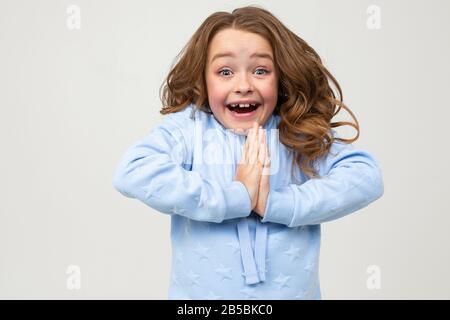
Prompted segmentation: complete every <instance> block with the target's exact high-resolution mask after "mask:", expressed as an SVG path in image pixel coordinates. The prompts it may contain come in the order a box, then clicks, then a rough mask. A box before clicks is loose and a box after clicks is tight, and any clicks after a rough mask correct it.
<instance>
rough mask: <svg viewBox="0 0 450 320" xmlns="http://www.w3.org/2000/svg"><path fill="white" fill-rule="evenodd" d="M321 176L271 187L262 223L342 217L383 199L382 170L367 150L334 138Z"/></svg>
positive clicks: (295, 223) (307, 222)
mask: <svg viewBox="0 0 450 320" xmlns="http://www.w3.org/2000/svg"><path fill="white" fill-rule="evenodd" d="M319 174H320V175H321V178H317V179H310V180H307V181H306V182H304V183H302V184H300V185H298V184H290V185H287V186H284V187H282V188H279V189H276V190H270V192H269V196H268V200H267V204H266V211H265V213H264V217H263V219H262V220H261V221H262V222H274V223H280V224H284V225H287V226H288V227H297V226H301V225H311V224H319V223H322V222H326V221H330V220H334V219H338V218H341V217H343V216H345V215H347V214H350V213H352V212H354V211H356V210H359V209H361V208H363V207H365V206H367V205H368V204H370V203H371V202H373V201H375V200H377V199H378V198H380V197H381V196H382V195H383V193H384V184H383V179H382V174H381V170H380V168H379V166H378V164H377V162H376V160H375V159H374V158H373V157H372V156H371V155H370V154H369V153H367V152H365V151H362V150H357V149H355V148H354V146H353V145H351V144H346V143H342V142H339V141H335V142H334V143H333V145H332V147H331V152H330V153H329V154H328V155H327V156H326V157H325V160H324V161H322V162H321V163H320V165H319Z"/></svg>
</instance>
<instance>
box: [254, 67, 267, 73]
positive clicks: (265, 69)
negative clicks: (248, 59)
mask: <svg viewBox="0 0 450 320" xmlns="http://www.w3.org/2000/svg"><path fill="white" fill-rule="evenodd" d="M258 70H263V71H264V72H265V73H266V74H267V73H269V71H267V70H266V69H263V68H258V69H256V71H258Z"/></svg>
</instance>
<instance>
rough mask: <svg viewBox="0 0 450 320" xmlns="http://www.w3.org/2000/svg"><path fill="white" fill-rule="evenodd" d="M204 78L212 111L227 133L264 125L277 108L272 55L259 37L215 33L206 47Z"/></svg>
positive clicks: (276, 87) (276, 78)
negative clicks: (257, 124) (230, 130)
mask: <svg viewBox="0 0 450 320" xmlns="http://www.w3.org/2000/svg"><path fill="white" fill-rule="evenodd" d="M205 78H206V87H207V91H208V101H209V105H210V107H211V110H212V112H213V113H214V116H215V118H216V119H217V120H218V121H220V123H221V124H222V125H223V126H224V127H226V128H228V129H244V130H247V129H250V128H251V127H252V124H253V122H254V121H256V122H258V123H259V124H260V125H263V124H264V123H266V121H267V120H268V119H269V117H270V116H271V114H272V112H273V110H274V108H275V106H276V103H277V97H278V76H277V75H276V74H275V66H274V61H273V52H272V48H271V46H270V43H269V42H268V41H267V40H266V39H264V38H263V37H261V36H260V35H258V34H255V33H250V32H245V31H240V30H234V29H225V30H222V31H220V32H218V33H217V34H216V35H215V36H214V37H213V39H212V40H211V43H210V45H209V47H208V54H207V61H206V69H205ZM236 104H237V106H236ZM248 104H250V106H248Z"/></svg>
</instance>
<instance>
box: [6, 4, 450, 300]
mask: <svg viewBox="0 0 450 320" xmlns="http://www.w3.org/2000/svg"><path fill="white" fill-rule="evenodd" d="M71 4H75V5H78V6H79V7H80V9H81V29H80V30H69V29H68V28H67V26H66V20H67V18H68V14H67V13H66V9H67V7H68V6H69V5H71ZM247 4H259V5H262V6H263V7H265V8H266V9H268V10H269V11H271V12H272V13H274V14H275V15H276V16H277V17H278V18H279V19H280V20H281V21H282V22H283V23H285V24H286V25H287V26H288V27H289V28H290V29H291V30H292V31H294V32H295V33H296V34H298V35H299V36H300V37H302V38H304V39H305V40H306V41H308V42H309V43H310V45H312V46H313V47H314V48H315V49H316V50H317V52H318V53H319V54H320V55H321V57H322V59H323V61H324V64H325V65H326V66H327V67H328V68H329V70H330V71H331V72H332V73H333V74H334V75H335V76H336V78H337V79H338V81H339V83H340V85H341V87H342V89H343V91H344V102H346V103H347V105H348V106H349V107H350V108H351V110H352V111H353V112H354V113H355V114H356V116H357V118H358V120H359V122H360V125H361V137H360V139H359V140H358V141H357V142H355V143H354V144H355V146H357V147H360V148H363V149H365V150H367V151H369V152H371V153H372V154H373V155H374V156H375V157H376V159H377V160H378V161H379V163H380V166H381V168H382V171H383V176H384V183H385V194H384V196H383V197H382V198H381V199H380V200H378V201H376V202H374V203H372V204H371V205H369V206H368V207H366V208H364V209H362V210H360V211H358V212H356V213H354V214H352V215H349V216H347V217H344V218H342V219H340V220H337V221H333V222H328V223H326V224H323V225H322V228H323V229H322V250H321V264H320V278H321V288H322V294H323V298H324V299H347V298H354V299H366V298H367V299H382V298H385V299H394V298H406V299H417V298H424V299H430V298H438V299H442V298H446V299H449V298H450V275H449V270H450V250H449V243H450V233H449V232H448V228H449V224H450V210H449V207H450V205H449V192H448V191H449V186H448V184H449V180H450V179H449V178H450V174H449V171H448V168H447V166H448V165H449V164H450V159H449V152H448V150H447V148H448V146H449V143H448V133H447V132H448V130H447V129H446V127H447V126H448V119H449V116H450V111H449V110H450V109H449V107H450V105H449V99H448V91H449V87H450V83H449V82H450V81H449V73H450V62H449V59H448V57H450V37H449V36H448V34H449V29H450V28H449V27H450V16H449V12H450V10H449V9H450V3H449V2H448V1H445V0H442V1H437V0H434V1H406V0H402V1H399V0H396V1H392V0H391V1H363V0H353V1H349V0H345V1H342V0H341V1H332V0H329V1H325V0H322V1H312V0H311V1H280V0H272V1H253V2H247V1H211V0H208V1H158V2H151V1H125V0H123V1H106V0H102V1H98V0H95V1H88V0H84V1H76V0H73V1H60V0H53V1H31V0H29V1H18V0H11V1H5V0H2V1H1V2H0V107H1V116H0V139H1V157H0V165H1V166H0V172H1V177H2V179H1V182H2V183H1V184H0V192H1V201H0V298H4V299H11V298H26V299H28V298H39V299H48V298H59V299H79V298H88V299H96V298H107V299H108V298H111V299H115V298H126V299H128V298H137V299H156V298H158V299H166V297H167V289H168V283H169V271H170V242H169V231H170V230H169V229H170V224H169V223H170V219H169V217H168V216H165V215H163V214H161V213H158V212H156V211H154V210H153V209H151V208H149V207H147V206H146V205H144V204H143V203H141V202H139V201H137V200H131V199H128V198H125V197H123V196H122V195H121V194H119V193H118V192H117V191H116V190H115V189H113V186H112V178H113V173H114V170H115V167H116V165H117V162H118V160H119V158H120V157H121V155H122V154H123V153H124V151H125V150H126V148H128V147H129V146H130V145H131V144H132V143H133V142H134V141H136V140H137V139H140V138H142V137H143V136H145V135H146V134H147V133H148V132H149V131H150V130H151V128H152V127H154V126H155V125H156V124H157V123H158V122H160V121H161V119H162V116H160V115H159V113H158V110H159V108H160V101H159V98H158V90H159V87H160V85H161V83H162V81H163V79H164V77H165V76H166V75H167V72H168V71H169V69H170V66H171V64H172V62H173V61H174V59H175V56H176V54H177V53H178V52H179V51H180V50H181V48H182V47H183V46H184V44H185V43H186V41H187V40H188V39H189V37H190V36H191V35H192V33H193V32H194V31H195V30H196V29H197V27H198V26H199V25H200V23H201V22H202V21H203V20H204V19H205V18H206V17H207V16H208V15H209V14H211V13H213V12H215V11H219V10H226V11H230V10H231V9H234V8H236V7H240V6H242V5H247ZM372 4H374V5H378V6H380V8H381V29H379V30H369V29H368V28H367V26H366V20H367V19H368V14H367V13H366V9H367V8H368V7H369V6H370V5H372ZM338 119H346V120H350V117H349V115H348V114H346V113H342V116H340V117H338ZM338 131H339V132H340V133H342V134H343V135H345V134H347V136H348V137H352V136H353V134H354V131H352V129H351V128H349V129H347V130H345V129H344V130H342V129H339V130H338ZM69 265H77V266H79V267H80V268H81V288H80V289H79V290H69V289H68V288H67V286H66V281H67V278H68V277H69V275H68V274H66V269H67V267H68V266H69ZM370 265H377V266H379V267H380V270H381V288H380V289H379V290H370V289H368V287H367V285H366V281H367V278H368V277H369V274H368V273H367V267H368V266H370Z"/></svg>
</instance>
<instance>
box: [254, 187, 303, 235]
mask: <svg viewBox="0 0 450 320" xmlns="http://www.w3.org/2000/svg"><path fill="white" fill-rule="evenodd" d="M294 206H295V202H294V191H293V190H292V189H291V188H290V187H286V188H283V189H282V190H279V191H277V190H270V191H269V196H268V197H267V202H266V211H265V212H264V217H263V218H262V219H261V222H273V223H280V224H284V225H286V226H290V224H291V223H292V219H293V218H294Z"/></svg>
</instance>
